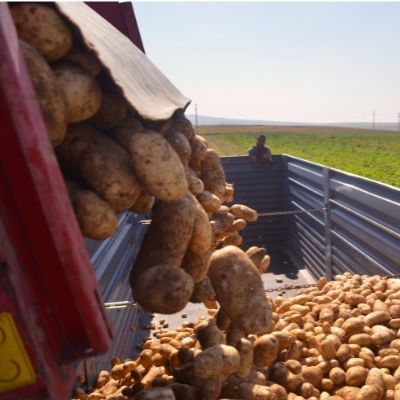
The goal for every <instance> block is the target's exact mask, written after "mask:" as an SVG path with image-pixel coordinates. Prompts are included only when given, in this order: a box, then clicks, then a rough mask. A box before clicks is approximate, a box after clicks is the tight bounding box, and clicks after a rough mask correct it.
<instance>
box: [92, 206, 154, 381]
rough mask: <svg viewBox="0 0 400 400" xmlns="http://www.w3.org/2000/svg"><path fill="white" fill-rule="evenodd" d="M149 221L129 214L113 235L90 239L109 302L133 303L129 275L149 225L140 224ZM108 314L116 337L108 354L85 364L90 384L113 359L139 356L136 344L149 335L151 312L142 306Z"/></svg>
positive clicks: (100, 279) (122, 217)
mask: <svg viewBox="0 0 400 400" xmlns="http://www.w3.org/2000/svg"><path fill="white" fill-rule="evenodd" d="M147 218H148V216H146V215H142V216H139V215H136V214H133V213H131V212H126V213H124V214H121V215H120V216H119V221H118V230H117V232H116V233H115V234H114V235H113V236H111V237H110V238H108V239H106V240H103V241H95V240H92V239H86V246H87V249H88V252H89V254H90V258H91V262H92V264H93V267H94V270H95V274H96V277H97V280H98V282H99V285H100V288H101V290H102V294H103V299H104V301H105V302H106V303H107V302H115V301H131V300H132V293H131V288H130V285H129V273H130V270H131V268H132V265H133V263H134V260H135V258H136V256H137V253H138V251H139V249H140V246H141V243H142V240H143V237H144V234H145V232H146V230H147V226H148V225H144V224H140V223H139V222H140V221H141V220H142V219H147ZM105 312H106V313H107V315H108V316H109V318H110V319H111V322H112V324H113V327H114V330H115V338H114V340H113V341H112V344H111V348H110V350H109V351H108V352H107V353H105V354H103V355H101V356H99V357H96V358H92V359H89V360H86V361H85V362H84V369H85V373H86V378H87V380H88V382H93V381H94V379H95V378H96V376H97V374H98V373H99V372H100V371H101V370H104V369H107V370H109V369H110V368H111V359H112V358H113V357H115V356H118V357H120V358H121V359H128V358H132V357H134V356H135V355H136V354H137V348H136V345H137V344H138V343H139V342H141V341H142V340H143V338H144V336H145V334H146V331H144V330H142V329H141V326H142V325H143V321H144V322H146V321H148V320H149V318H150V316H149V313H147V312H146V311H144V310H143V309H142V308H141V307H139V306H131V307H127V308H122V309H110V310H108V309H106V310H105Z"/></svg>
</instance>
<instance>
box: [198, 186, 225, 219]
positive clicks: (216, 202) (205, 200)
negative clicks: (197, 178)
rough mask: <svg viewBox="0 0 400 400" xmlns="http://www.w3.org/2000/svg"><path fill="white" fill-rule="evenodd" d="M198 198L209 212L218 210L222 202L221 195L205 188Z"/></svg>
mask: <svg viewBox="0 0 400 400" xmlns="http://www.w3.org/2000/svg"><path fill="white" fill-rule="evenodd" d="M197 199H198V200H199V203H200V204H201V205H202V206H203V208H204V209H205V210H206V211H207V212H212V213H214V212H217V211H218V209H219V208H220V207H221V204H222V203H221V200H220V199H219V197H218V196H216V195H215V194H213V193H211V192H209V191H208V190H204V191H203V192H202V193H201V194H199V195H198V196H197Z"/></svg>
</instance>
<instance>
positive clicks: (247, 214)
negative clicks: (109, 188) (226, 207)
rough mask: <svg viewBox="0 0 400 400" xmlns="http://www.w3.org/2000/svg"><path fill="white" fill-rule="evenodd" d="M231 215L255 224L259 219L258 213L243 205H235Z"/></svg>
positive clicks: (232, 207)
mask: <svg viewBox="0 0 400 400" xmlns="http://www.w3.org/2000/svg"><path fill="white" fill-rule="evenodd" d="M231 213H232V214H233V215H234V216H235V217H236V218H241V219H244V220H245V221H248V222H255V221H257V219H258V214H257V211H255V210H253V209H252V208H250V207H247V206H244V205H242V204H234V205H233V206H231Z"/></svg>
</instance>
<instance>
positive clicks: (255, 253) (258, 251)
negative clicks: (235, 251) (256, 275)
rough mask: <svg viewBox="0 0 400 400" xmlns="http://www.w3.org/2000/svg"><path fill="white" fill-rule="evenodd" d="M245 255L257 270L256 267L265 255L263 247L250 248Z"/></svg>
mask: <svg viewBox="0 0 400 400" xmlns="http://www.w3.org/2000/svg"><path fill="white" fill-rule="evenodd" d="M246 254H247V255H248V256H249V258H250V260H251V261H253V263H254V265H255V266H256V267H257V269H258V266H259V265H260V263H261V261H262V259H263V258H264V257H265V255H266V250H265V248H264V247H257V246H252V247H250V248H249V249H247V250H246Z"/></svg>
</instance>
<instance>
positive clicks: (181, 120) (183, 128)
mask: <svg viewBox="0 0 400 400" xmlns="http://www.w3.org/2000/svg"><path fill="white" fill-rule="evenodd" d="M169 130H170V131H175V132H181V133H183V134H184V135H185V136H186V138H187V139H188V140H189V141H192V140H193V139H194V137H195V131H194V128H193V126H192V123H191V122H190V121H189V120H188V119H187V118H186V117H185V115H184V114H183V112H177V113H175V115H174V116H173V118H172V120H171V124H170V127H169Z"/></svg>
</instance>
